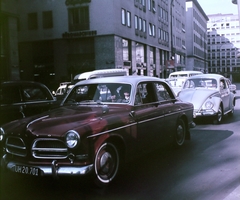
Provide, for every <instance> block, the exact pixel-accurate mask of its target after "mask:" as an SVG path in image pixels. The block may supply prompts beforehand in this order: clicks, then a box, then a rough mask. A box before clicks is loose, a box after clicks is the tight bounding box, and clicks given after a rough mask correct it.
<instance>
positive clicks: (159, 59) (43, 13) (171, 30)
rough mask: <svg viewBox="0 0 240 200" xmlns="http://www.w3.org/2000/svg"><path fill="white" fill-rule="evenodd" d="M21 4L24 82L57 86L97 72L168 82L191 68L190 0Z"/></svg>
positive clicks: (49, 0)
mask: <svg viewBox="0 0 240 200" xmlns="http://www.w3.org/2000/svg"><path fill="white" fill-rule="evenodd" d="M5 2H7V1H6V0H5ZM15 3H16V5H17V6H15V7H17V14H18V15H17V16H18V19H17V21H18V22H19V24H18V31H17V34H18V49H19V59H18V61H19V63H18V66H19V77H20V79H23V80H26V79H27V80H34V81H40V82H43V83H45V84H47V85H51V84H52V82H61V81H69V80H70V79H72V78H73V76H74V75H76V74H78V73H82V72H85V71H90V70H94V69H105V68H126V69H127V70H128V72H129V74H138V75H149V76H158V77H166V76H167V74H168V73H170V72H171V71H174V70H179V69H184V68H185V62H186V61H185V55H186V48H185V43H186V42H185V18H186V16H185V0H171V1H169V0H134V1H128V0H122V1H119V0H112V1H108V0H101V1H98V0H42V1H37V0H31V1H29V0H18V1H15ZM106 8H107V9H106Z"/></svg>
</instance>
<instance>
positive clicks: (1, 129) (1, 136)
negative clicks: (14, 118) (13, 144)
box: [0, 127, 5, 142]
mask: <svg viewBox="0 0 240 200" xmlns="http://www.w3.org/2000/svg"><path fill="white" fill-rule="evenodd" d="M4 135H5V132H4V130H3V128H2V127H1V128H0V142H1V141H3V138H4Z"/></svg>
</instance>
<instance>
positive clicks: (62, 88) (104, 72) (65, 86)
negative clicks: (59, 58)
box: [55, 69, 128, 99]
mask: <svg viewBox="0 0 240 200" xmlns="http://www.w3.org/2000/svg"><path fill="white" fill-rule="evenodd" d="M126 75H128V73H127V70H125V69H100V70H94V71H90V72H84V73H82V74H78V75H76V76H75V77H74V79H73V82H64V83H60V85H59V88H58V89H57V91H56V93H55V95H56V96H57V97H58V98H59V99H60V98H63V96H64V95H65V94H67V93H68V91H70V90H71V88H72V87H73V86H74V84H75V83H77V82H79V81H83V80H87V79H93V78H101V77H110V76H126Z"/></svg>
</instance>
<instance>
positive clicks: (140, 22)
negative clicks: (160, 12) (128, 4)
mask: <svg viewBox="0 0 240 200" xmlns="http://www.w3.org/2000/svg"><path fill="white" fill-rule="evenodd" d="M122 25H125V26H127V27H129V28H130V27H131V13H130V12H129V11H127V10H125V9H123V8H122ZM134 28H135V30H138V31H140V32H143V33H146V31H147V22H146V20H145V19H142V18H141V17H139V16H137V15H135V16H134ZM157 31H158V39H160V40H163V41H166V42H168V41H169V33H168V32H167V31H165V30H163V29H161V28H158V30H157ZM148 32H149V35H150V36H152V37H156V25H155V24H153V23H149V24H148Z"/></svg>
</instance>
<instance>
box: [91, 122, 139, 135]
mask: <svg viewBox="0 0 240 200" xmlns="http://www.w3.org/2000/svg"><path fill="white" fill-rule="evenodd" d="M136 124H137V122H134V123H132V124H128V125H125V126H121V127H118V128H113V129H111V130H107V131H103V132H100V133H97V134H94V135H90V136H88V137H87V138H92V137H96V136H99V135H103V134H106V133H110V132H113V131H116V130H120V129H124V128H127V127H130V126H134V125H136Z"/></svg>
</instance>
